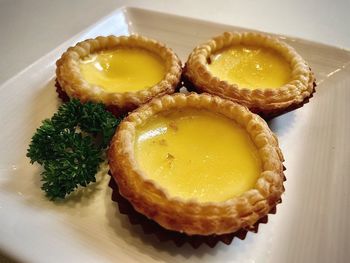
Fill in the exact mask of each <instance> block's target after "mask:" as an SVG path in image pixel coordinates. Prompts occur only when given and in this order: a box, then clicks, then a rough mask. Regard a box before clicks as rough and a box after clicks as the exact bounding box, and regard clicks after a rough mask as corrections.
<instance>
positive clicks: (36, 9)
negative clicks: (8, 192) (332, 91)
mask: <svg viewBox="0 0 350 263" xmlns="http://www.w3.org/2000/svg"><path fill="white" fill-rule="evenodd" d="M121 6H136V7H143V8H147V9H152V10H157V11H162V12H168V13H173V14H179V15H183V16H190V17H194V18H200V19H206V20H210V21H215V22H221V23H226V24H231V25H236V26H242V27H246V28H252V29H258V30H262V31H267V32H273V33H280V34H286V35H291V36H297V37H301V38H305V39H310V40H314V41H319V42H323V43H326V44H330V45H335V46H338V47H343V48H347V49H350V34H349V25H350V15H349V10H350V1H349V0H334V1H330V0H328V1H327V0H290V1H285V0H242V1H239V0H234V1H224V0H215V1H199V0H196V1H185V0H176V1H174V0H173V1H164V0H151V1H139V0H129V1H119V0H114V1H113V0H100V1H94V0H74V1H70V0H64V1H45V0H0V33H1V34H0V55H1V60H0V84H2V83H4V82H5V81H6V80H8V79H10V78H11V77H13V76H15V75H16V74H17V73H18V72H19V71H21V70H23V69H24V68H26V67H27V66H29V65H30V64H32V63H33V62H34V61H36V60H37V59H39V58H40V57H42V56H43V55H45V54H46V53H48V52H49V51H50V50H52V49H53V48H55V47H57V46H58V45H59V44H61V43H63V42H64V41H65V40H67V39H69V38H71V37H72V36H73V35H75V34H77V33H79V32H80V31H81V30H83V29H85V28H86V27H87V26H89V25H91V24H92V23H94V22H96V21H97V20H99V19H100V18H101V17H103V16H105V15H107V14H108V13H110V12H111V11H112V10H114V9H116V8H118V7H121ZM0 216H1V215H0ZM0 238H1V237H0ZM2 253H3V254H6V251H0V262H13V260H11V259H9V258H7V257H6V256H5V255H2Z"/></svg>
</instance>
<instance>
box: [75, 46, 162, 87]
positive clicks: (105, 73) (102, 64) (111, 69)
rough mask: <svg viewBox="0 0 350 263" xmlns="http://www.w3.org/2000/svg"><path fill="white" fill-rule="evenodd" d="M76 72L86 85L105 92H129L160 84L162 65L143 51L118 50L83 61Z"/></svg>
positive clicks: (160, 61) (155, 56)
mask: <svg viewBox="0 0 350 263" xmlns="http://www.w3.org/2000/svg"><path fill="white" fill-rule="evenodd" d="M80 72H81V74H82V76H83V77H84V78H85V80H86V81H87V82H89V83H90V84H92V85H97V86H100V87H101V88H103V89H104V90H105V91H107V92H128V91H131V92H132V91H138V90H143V89H147V88H149V87H152V86H154V85H156V84H157V83H158V82H160V81H161V80H162V79H163V78H164V76H165V65H164V62H163V61H162V60H161V58H160V57H158V56H157V55H155V54H152V53H151V52H149V51H147V50H143V49H137V48H119V49H115V50H109V51H101V52H99V53H96V54H92V55H89V56H88V57H86V58H84V59H83V60H81V61H80Z"/></svg>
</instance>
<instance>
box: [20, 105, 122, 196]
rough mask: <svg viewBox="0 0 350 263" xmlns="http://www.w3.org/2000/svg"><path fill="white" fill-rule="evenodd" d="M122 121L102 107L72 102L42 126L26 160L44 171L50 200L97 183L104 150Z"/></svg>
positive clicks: (45, 188)
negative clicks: (40, 166) (39, 165)
mask: <svg viewBox="0 0 350 263" xmlns="http://www.w3.org/2000/svg"><path fill="white" fill-rule="evenodd" d="M121 119H122V118H116V117H114V116H113V115H112V114H111V113H110V112H108V111H106V109H105V106H104V105H103V104H95V103H92V102H87V103H84V104H82V103H80V102H79V101H78V100H76V99H73V100H70V101H69V102H67V103H65V104H63V105H62V106H61V107H60V108H59V109H58V111H57V113H55V114H54V115H53V117H52V118H51V119H46V120H44V121H43V122H42V125H41V126H40V127H39V128H38V129H37V131H36V133H35V134H34V136H33V137H32V141H31V143H30V145H29V148H28V151H27V157H29V158H30V162H31V163H35V162H37V163H39V164H41V165H42V166H43V167H44V171H43V172H42V174H41V175H42V181H43V185H42V189H43V190H44V191H45V192H46V195H47V196H48V197H49V198H50V199H52V200H53V199H57V198H65V197H66V196H67V195H69V194H70V193H71V192H72V191H74V190H75V189H76V188H77V187H79V186H87V185H88V184H89V183H91V182H95V181H96V178H95V175H96V173H97V171H98V168H99V165H100V163H101V162H102V160H103V158H102V155H103V152H104V149H105V148H106V147H107V146H108V144H109V141H110V140H111V138H112V136H113V134H114V132H115V129H116V127H117V126H118V124H119V123H120V121H121Z"/></svg>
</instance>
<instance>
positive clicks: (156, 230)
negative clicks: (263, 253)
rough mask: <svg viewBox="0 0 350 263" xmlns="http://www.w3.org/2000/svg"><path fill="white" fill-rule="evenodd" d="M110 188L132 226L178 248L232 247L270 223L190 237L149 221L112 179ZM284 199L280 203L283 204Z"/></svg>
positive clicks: (271, 212) (121, 211) (265, 217)
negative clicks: (186, 245)
mask: <svg viewBox="0 0 350 263" xmlns="http://www.w3.org/2000/svg"><path fill="white" fill-rule="evenodd" d="M108 186H109V187H110V188H111V189H112V200H113V201H114V202H116V204H117V205H118V210H119V212H120V213H121V214H123V215H126V216H127V217H128V219H129V221H130V223H131V224H132V225H140V226H141V228H142V230H143V232H144V233H145V234H147V235H149V234H153V235H155V236H156V237H157V238H158V240H159V241H160V242H166V241H172V242H173V243H174V244H175V245H176V246H177V247H181V246H183V245H184V244H186V243H188V244H190V245H191V246H192V247H193V248H195V249H196V248H198V247H200V246H201V245H203V244H206V245H207V246H208V247H211V248H213V247H215V246H216V245H217V244H218V243H224V244H225V245H230V244H231V243H232V241H233V239H234V238H239V239H241V240H244V239H245V237H246V235H247V233H248V232H253V233H257V232H258V230H259V225H260V224H266V223H267V222H268V216H267V215H266V216H264V217H262V218H260V219H259V220H258V221H257V222H256V223H255V224H254V225H253V226H251V227H248V228H242V229H240V230H238V231H236V232H234V233H228V234H223V235H208V236H202V235H193V236H189V235H186V234H184V233H179V232H175V231H170V230H167V229H165V228H163V227H161V226H160V225H159V224H157V223H156V222H155V221H153V220H151V219H148V218H147V217H146V216H144V215H142V214H140V213H139V212H137V211H136V210H135V209H134V207H133V206H132V205H131V203H130V202H129V201H128V200H127V199H125V198H124V197H123V196H122V195H120V193H119V188H118V184H117V183H116V181H115V180H114V178H113V177H111V179H110V181H109V184H108ZM281 202H282V199H281V200H280V201H279V202H278V203H281ZM276 211H277V210H276V207H274V208H272V209H271V210H270V211H269V214H275V213H276Z"/></svg>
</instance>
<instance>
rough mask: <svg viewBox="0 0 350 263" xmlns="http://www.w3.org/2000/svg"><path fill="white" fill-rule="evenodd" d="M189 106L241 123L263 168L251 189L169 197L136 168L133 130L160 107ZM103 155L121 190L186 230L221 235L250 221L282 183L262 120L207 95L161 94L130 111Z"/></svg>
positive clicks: (274, 144)
mask: <svg viewBox="0 0 350 263" xmlns="http://www.w3.org/2000/svg"><path fill="white" fill-rule="evenodd" d="M179 108H181V109H184V108H192V109H202V110H206V111H211V112H214V113H217V114H222V115H224V116H226V117H227V118H229V119H232V121H234V122H236V123H237V124H238V125H239V126H240V127H242V128H243V129H244V130H245V131H246V132H247V133H248V135H249V136H250V138H251V140H252V142H253V144H254V145H255V147H256V148H257V150H258V152H259V155H260V158H261V161H262V172H261V174H260V175H259V177H258V180H257V182H256V184H255V186H254V188H253V189H250V190H248V191H246V192H245V193H243V194H242V195H240V196H238V197H234V198H231V199H229V200H226V201H223V202H204V203H202V202H198V201H196V200H191V201H189V200H183V199H181V198H178V197H172V196H170V195H169V194H168V192H167V191H166V190H165V189H164V188H162V187H161V186H159V185H158V184H157V182H156V181H153V180H151V179H149V178H148V177H147V175H145V174H144V172H143V171H142V170H140V168H139V166H138V163H137V162H136V159H135V156H134V150H133V149H134V138H135V131H136V129H137V127H138V126H141V125H142V124H143V123H145V122H147V120H148V119H149V118H150V117H152V116H154V115H156V114H157V113H160V112H163V111H172V110H175V111H176V110H178V109H179ZM108 160H109V166H110V171H111V173H112V176H113V177H114V178H115V179H116V181H117V183H118V186H119V190H120V193H121V195H122V196H123V197H125V198H126V199H128V200H129V202H130V203H131V204H132V205H133V206H134V208H135V209H136V210H137V211H138V212H140V213H142V214H144V215H145V216H147V217H148V218H150V219H152V220H154V221H156V222H157V223H158V224H160V225H161V226H162V227H164V228H166V229H169V230H173V231H177V232H182V233H186V234H188V235H212V234H216V235H221V234H227V233H232V232H236V231H238V230H239V229H242V228H247V227H249V226H252V225H254V224H255V223H256V222H257V221H258V220H259V219H260V218H262V217H264V216H265V215H267V213H268V212H269V211H270V210H271V209H272V208H273V207H275V206H276V204H277V202H278V201H279V200H280V198H281V195H282V193H283V192H284V188H283V164H282V163H283V160H284V159H283V155H282V153H281V150H280V149H279V147H278V141H277V138H276V136H275V135H274V134H273V133H272V132H271V130H270V129H269V128H268V126H267V124H266V122H265V121H264V120H263V119H262V118H260V117H259V116H258V115H256V114H253V113H251V112H250V111H249V110H248V109H247V108H246V107H244V106H242V105H239V104H237V103H234V102H232V101H229V100H225V99H222V98H220V97H217V96H213V95H210V94H196V93H190V94H187V95H185V94H181V93H176V94H173V95H165V96H163V97H161V98H155V99H153V100H152V101H151V102H149V103H147V104H145V105H143V106H142V107H140V108H138V109H137V110H135V111H133V112H132V113H130V114H129V115H128V116H127V117H126V118H125V119H124V120H123V121H122V122H121V124H120V125H119V127H118V131H117V133H116V134H115V136H114V137H113V139H112V142H111V145H110V148H109V153H108Z"/></svg>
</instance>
